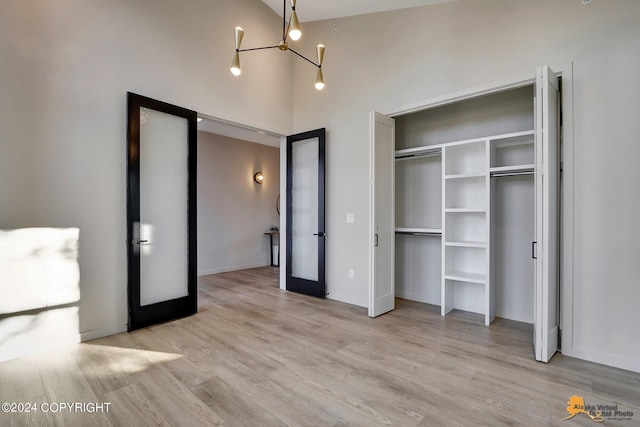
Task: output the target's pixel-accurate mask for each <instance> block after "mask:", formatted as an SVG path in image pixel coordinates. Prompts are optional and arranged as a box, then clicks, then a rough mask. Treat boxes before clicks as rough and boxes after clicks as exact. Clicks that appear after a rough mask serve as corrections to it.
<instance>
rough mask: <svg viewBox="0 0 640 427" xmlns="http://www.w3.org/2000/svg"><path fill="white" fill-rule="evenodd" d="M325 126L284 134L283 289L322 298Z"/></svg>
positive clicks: (324, 289)
mask: <svg viewBox="0 0 640 427" xmlns="http://www.w3.org/2000/svg"><path fill="white" fill-rule="evenodd" d="M325 134H326V133H325V129H324V128H323V129H317V130H312V131H309V132H303V133H299V134H296V135H291V136H288V137H287V274H286V281H287V290H289V291H293V292H299V293H302V294H306V295H311V296H315V297H320V298H324V297H325V295H326V285H325V259H324V258H325V238H326V234H325V218H324V217H325V191H324V189H325Z"/></svg>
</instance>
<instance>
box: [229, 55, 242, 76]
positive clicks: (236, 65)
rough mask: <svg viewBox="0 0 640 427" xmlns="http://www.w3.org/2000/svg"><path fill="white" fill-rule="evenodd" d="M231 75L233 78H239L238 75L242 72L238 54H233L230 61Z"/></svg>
mask: <svg viewBox="0 0 640 427" xmlns="http://www.w3.org/2000/svg"><path fill="white" fill-rule="evenodd" d="M230 70H231V74H233V75H234V76H236V77H237V76H239V75H240V73H242V70H241V69H240V54H239V53H238V52H236V53H234V54H233V61H231V68H230Z"/></svg>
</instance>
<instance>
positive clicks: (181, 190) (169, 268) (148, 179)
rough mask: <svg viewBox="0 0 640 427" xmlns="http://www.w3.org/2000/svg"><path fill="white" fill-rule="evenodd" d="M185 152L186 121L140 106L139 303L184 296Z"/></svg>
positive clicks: (185, 281)
mask: <svg viewBox="0 0 640 427" xmlns="http://www.w3.org/2000/svg"><path fill="white" fill-rule="evenodd" d="M188 154H189V153H188V120H187V119H185V118H183V117H177V116H174V115H170V114H165V113H161V112H159V111H155V110H151V109H148V108H144V107H142V108H140V157H139V158H140V223H139V224H134V228H138V230H136V231H139V236H140V238H139V240H140V305H141V306H145V305H149V304H154V303H157V302H161V301H166V300H170V299H175V298H180V297H184V296H187V295H188V242H189V239H188V211H187V207H188V205H187V195H188V179H189V174H188V163H187V161H188V157H189V156H188ZM136 225H137V227H136Z"/></svg>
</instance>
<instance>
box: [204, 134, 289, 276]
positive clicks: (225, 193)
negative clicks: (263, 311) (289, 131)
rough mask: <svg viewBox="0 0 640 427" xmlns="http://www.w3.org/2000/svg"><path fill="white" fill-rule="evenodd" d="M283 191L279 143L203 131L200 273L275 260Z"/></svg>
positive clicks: (266, 263) (245, 266)
mask: <svg viewBox="0 0 640 427" xmlns="http://www.w3.org/2000/svg"><path fill="white" fill-rule="evenodd" d="M258 171H261V172H262V173H263V175H264V182H263V183H262V184H257V183H256V182H255V181H254V180H253V175H254V173H255V172H258ZM279 192H280V149H279V148H275V147H269V146H266V145H261V144H255V143H252V142H248V141H242V140H239V139H234V138H229V137H226V136H220V135H215V134H212V133H206V132H198V274H199V275H203V274H213V273H220V272H223V271H232V270H240V269H243V268H252V267H260V266H265V265H269V264H270V262H271V260H270V248H269V237H268V236H265V235H264V232H266V231H269V229H270V228H271V227H279V222H280V218H279V216H278V213H277V211H276V200H277V198H278V194H279Z"/></svg>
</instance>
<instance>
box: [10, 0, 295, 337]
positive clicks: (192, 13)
mask: <svg viewBox="0 0 640 427" xmlns="http://www.w3.org/2000/svg"><path fill="white" fill-rule="evenodd" d="M0 20H1V24H2V25H0V46H1V48H0V49H1V50H0V52H1V54H2V61H0V62H1V65H0V67H2V68H1V71H2V73H1V74H0V91H1V92H0V113H1V114H0V120H1V122H0V125H1V126H0V159H1V160H0V182H1V184H0V203H2V205H1V206H0V210H1V211H2V215H1V216H0V221H1V223H0V228H10V227H17V226H47V227H78V228H79V229H80V243H79V248H80V249H79V260H80V261H79V262H80V291H81V297H80V298H81V300H80V308H79V325H80V332H81V333H82V336H83V338H84V339H88V338H91V337H96V336H100V335H105V334H108V333H112V332H116V331H120V330H123V329H124V328H125V323H126V318H127V297H126V295H127V278H126V265H127V264H126V262H127V261H126V246H125V240H126V237H125V236H126V227H125V218H126V210H125V206H126V196H125V189H126V187H125V182H126V180H125V164H126V163H125V158H126V157H125V153H126V151H125V144H126V138H125V136H126V92H127V91H132V92H136V93H139V94H142V95H145V96H149V97H152V98H156V99H160V100H163V101H166V102H170V103H173V104H177V105H180V106H183V107H189V108H191V109H194V110H197V111H199V112H201V113H203V114H206V115H209V116H213V117H220V118H223V119H227V120H231V121H235V122H244V123H247V124H252V125H255V126H256V127H259V128H264V129H268V130H273V131H274V132H275V133H277V134H287V133H290V131H291V128H292V106H291V83H290V80H291V75H292V65H291V64H292V59H293V58H291V56H292V55H280V54H279V53H280V52H278V51H277V50H274V51H261V52H255V53H253V54H252V55H246V56H243V57H242V58H241V61H242V66H243V74H242V76H241V77H240V78H234V77H233V76H232V75H231V74H230V72H229V64H230V61H231V56H232V53H233V51H234V38H233V28H234V27H235V26H236V25H241V26H243V27H244V28H245V30H246V34H245V38H244V45H245V46H247V47H250V46H256V45H261V44H262V43H267V42H271V40H273V39H275V40H277V38H278V37H279V32H280V30H279V28H280V23H281V21H280V19H279V17H277V15H275V14H274V13H273V12H272V11H271V10H270V9H269V8H268V7H267V6H266V5H264V4H263V3H262V2H259V1H256V0H235V1H234V2H233V5H232V6H231V4H230V3H229V2H227V1H223V0H190V1H188V2H186V1H184V2H176V1H169V0H161V1H157V0H154V1H151V0H138V1H122V0H121V1H107V2H87V1H82V0H70V1H66V2H65V3H64V5H63V6H61V5H60V4H58V3H55V2H29V1H21V0H7V1H2V2H0Z"/></svg>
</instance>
